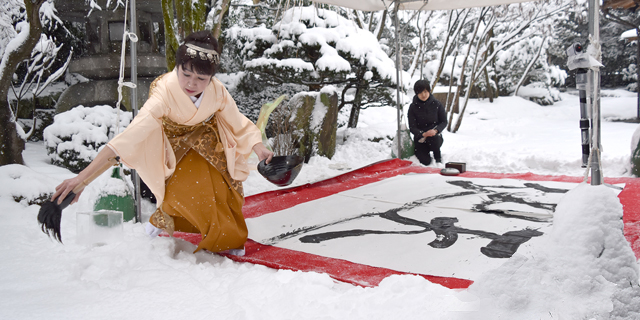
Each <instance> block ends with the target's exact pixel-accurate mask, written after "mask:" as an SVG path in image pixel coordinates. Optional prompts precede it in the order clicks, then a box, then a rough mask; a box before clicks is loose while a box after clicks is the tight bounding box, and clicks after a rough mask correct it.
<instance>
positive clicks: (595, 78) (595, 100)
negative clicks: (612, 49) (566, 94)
mask: <svg viewBox="0 0 640 320" xmlns="http://www.w3.org/2000/svg"><path fill="white" fill-rule="evenodd" d="M589 36H590V38H591V41H590V44H589V45H590V46H593V47H594V48H595V49H596V52H598V56H597V57H596V58H597V59H598V60H600V54H599V51H600V0H589ZM589 78H590V79H589V80H590V81H589V83H590V84H591V86H590V89H591V92H590V93H591V108H592V109H591V126H592V134H593V139H592V145H591V149H592V153H591V185H593V186H595V185H600V184H602V170H601V163H600V151H601V150H602V146H601V144H600V142H601V139H600V68H599V67H592V68H591V69H590V70H589ZM594 151H595V152H594Z"/></svg>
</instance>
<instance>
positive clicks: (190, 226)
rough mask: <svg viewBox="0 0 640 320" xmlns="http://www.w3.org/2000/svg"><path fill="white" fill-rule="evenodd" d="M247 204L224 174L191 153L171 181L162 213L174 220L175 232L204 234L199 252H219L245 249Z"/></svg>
mask: <svg viewBox="0 0 640 320" xmlns="http://www.w3.org/2000/svg"><path fill="white" fill-rule="evenodd" d="M243 204H244V198H243V197H242V195H241V194H240V193H238V192H237V191H236V190H235V189H234V188H231V187H230V186H229V184H228V183H227V182H226V181H225V179H224V177H223V176H222V174H220V172H219V171H218V170H217V169H216V168H215V167H213V166H212V165H211V164H209V162H207V161H206V160H205V159H204V158H203V157H202V156H201V155H199V154H198V153H197V152H195V151H194V150H189V151H188V152H187V154H186V155H185V156H184V157H183V158H182V160H181V161H180V162H179V163H178V165H177V166H176V171H175V173H174V174H173V175H172V176H171V178H170V179H169V180H168V182H167V187H166V193H165V199H164V202H163V203H162V210H163V211H164V212H165V213H167V214H168V215H170V216H171V217H172V218H173V221H174V224H175V231H182V232H190V233H200V234H201V235H202V241H201V242H200V244H199V245H198V248H197V249H196V252H197V251H199V250H201V249H207V250H209V251H211V252H219V251H223V250H227V249H241V248H244V243H245V242H246V241H247V236H248V231H247V225H246V223H245V221H244V217H243V215H242V205H243ZM156 227H160V226H157V225H156Z"/></svg>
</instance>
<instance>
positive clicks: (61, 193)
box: [51, 176, 84, 204]
mask: <svg viewBox="0 0 640 320" xmlns="http://www.w3.org/2000/svg"><path fill="white" fill-rule="evenodd" d="M81 183H83V181H82V180H81V179H80V177H79V176H75V177H73V178H71V179H67V180H64V181H62V183H61V184H59V185H58V186H57V187H56V192H55V193H54V194H53V196H51V201H54V200H56V203H57V204H60V203H62V200H64V198H66V197H67V195H68V194H69V192H71V191H73V189H75V188H76V187H77V186H78V185H80V184H81ZM83 190H84V188H82V189H81V190H80V191H79V192H78V193H76V197H75V198H74V199H73V200H72V201H71V204H73V203H76V202H78V199H79V198H80V194H81V193H82V191H83Z"/></svg>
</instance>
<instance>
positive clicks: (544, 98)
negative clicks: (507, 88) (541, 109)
mask: <svg viewBox="0 0 640 320" xmlns="http://www.w3.org/2000/svg"><path fill="white" fill-rule="evenodd" d="M518 96H519V97H523V98H525V99H529V101H533V102H535V103H537V104H539V105H541V106H550V105H552V104H553V103H554V102H557V101H560V90H558V89H556V88H553V87H549V86H547V85H546V84H545V83H543V82H534V83H530V84H529V85H526V86H523V87H520V89H519V90H518Z"/></svg>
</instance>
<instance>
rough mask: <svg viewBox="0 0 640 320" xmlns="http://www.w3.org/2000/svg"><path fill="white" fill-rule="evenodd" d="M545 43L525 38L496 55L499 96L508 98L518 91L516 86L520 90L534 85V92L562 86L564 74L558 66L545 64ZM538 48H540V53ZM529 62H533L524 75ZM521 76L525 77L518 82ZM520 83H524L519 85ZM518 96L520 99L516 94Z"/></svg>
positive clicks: (548, 101)
mask: <svg viewBox="0 0 640 320" xmlns="http://www.w3.org/2000/svg"><path fill="white" fill-rule="evenodd" d="M546 43H547V42H546V41H544V39H543V38H542V37H531V38H526V39H523V40H521V41H519V42H518V43H516V44H514V45H513V46H511V47H509V48H508V49H506V50H504V51H503V52H500V53H498V55H497V60H496V74H497V78H498V88H499V90H500V95H511V94H512V93H514V92H515V91H516V90H517V89H518V84H519V83H521V85H523V86H526V85H530V84H535V85H534V87H536V88H540V87H541V86H544V87H546V88H551V87H554V86H559V85H562V84H564V81H565V79H566V78H567V73H566V71H564V70H562V69H560V68H559V67H558V66H555V65H550V64H549V63H548V61H547V60H548V59H547V54H546V51H545V48H546V47H547V44H546ZM540 46H543V48H542V49H541V48H540ZM538 55H539V56H538ZM532 60H535V61H534V62H533V63H534V64H533V66H532V67H531V69H530V70H528V73H527V74H526V75H524V73H525V71H526V70H527V67H528V66H529V65H530V64H531V63H532ZM523 76H525V78H524V79H522V77H523ZM521 80H524V81H522V82H521ZM520 90H522V87H520ZM518 95H521V94H520V92H518ZM551 98H553V97H551ZM539 101H540V102H543V103H548V104H553V101H557V100H552V99H551V100H550V99H542V100H539Z"/></svg>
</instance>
